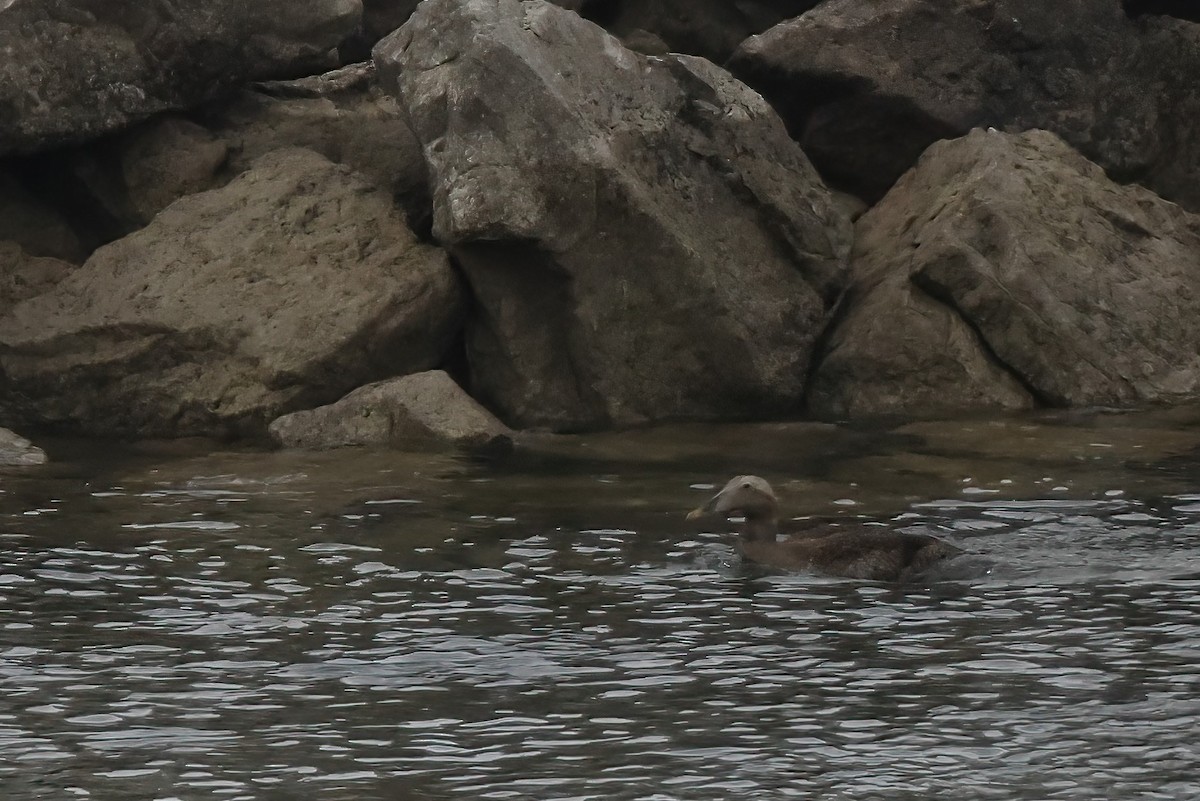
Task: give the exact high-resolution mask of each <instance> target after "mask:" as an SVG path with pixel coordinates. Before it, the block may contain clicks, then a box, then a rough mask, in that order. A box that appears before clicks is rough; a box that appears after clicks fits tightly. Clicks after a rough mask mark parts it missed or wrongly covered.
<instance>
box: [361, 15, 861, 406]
mask: <svg viewBox="0 0 1200 801" xmlns="http://www.w3.org/2000/svg"><path fill="white" fill-rule="evenodd" d="M434 31H436V35H434V34H433V33H432V32H434ZM375 58H376V62H377V64H378V65H379V68H380V74H381V81H382V83H383V85H384V86H385V88H390V89H392V90H394V91H395V92H396V93H397V97H398V98H399V100H400V102H401V104H402V105H403V106H404V107H405V108H406V109H407V112H408V114H409V117H410V118H411V120H412V123H413V130H414V132H415V133H416V135H417V138H418V139H419V140H420V141H421V142H422V144H423V145H424V150H425V156H426V160H427V162H428V163H429V166H430V171H431V185H432V189H433V208H434V212H433V213H434V218H433V232H434V235H435V236H436V237H437V238H438V240H440V241H441V242H443V243H445V244H447V245H449V246H450V247H451V248H452V250H453V252H454V254H455V256H456V258H457V260H458V262H459V264H460V265H461V266H462V268H463V271H464V272H465V275H466V277H467V279H468V281H469V282H470V284H471V289H472V295H473V297H474V299H475V314H474V315H473V319H472V320H471V321H470V323H469V325H468V331H467V356H468V361H469V366H470V371H471V379H472V380H471V386H472V389H473V391H475V392H476V393H477V394H478V395H479V396H480V397H481V398H483V399H484V400H485V402H487V403H488V405H489V406H491V407H492V408H495V409H497V410H498V411H499V413H500V415H501V417H503V418H505V419H506V421H507V422H508V423H510V424H513V425H518V426H521V427H529V426H542V427H550V428H554V429H559V430H566V429H582V428H598V427H604V426H609V425H628V424H636V423H640V422H645V421H648V420H658V419H664V418H709V419H711V418H721V417H728V418H734V417H741V418H744V417H757V416H769V415H780V414H787V413H792V412H794V411H795V410H796V409H797V407H798V406H799V404H800V402H801V399H802V394H803V386H804V381H805V373H806V371H807V369H808V364H809V359H810V356H811V353H812V350H813V345H814V342H815V340H816V339H817V337H818V335H819V334H820V332H821V331H822V329H823V328H824V326H825V325H826V323H827V321H828V319H829V315H830V312H831V309H832V307H833V305H834V304H835V302H836V298H837V297H838V295H839V294H840V292H841V290H842V287H843V284H844V281H845V269H844V260H845V254H846V252H847V250H848V245H849V241H850V228H849V223H848V221H847V220H846V218H845V216H844V214H843V213H842V212H841V211H840V210H838V209H837V208H836V207H835V205H834V203H833V202H832V201H831V199H830V196H829V193H828V191H827V190H826V188H825V187H824V185H823V184H822V183H821V181H820V179H819V178H818V177H817V175H816V173H815V172H814V170H813V169H812V167H811V165H810V164H809V163H808V160H807V159H806V158H805V157H804V154H803V153H802V152H801V151H800V149H799V148H798V147H797V146H796V144H795V143H794V142H793V141H792V140H791V139H790V138H789V137H788V135H787V132H786V130H785V129H784V127H783V125H782V123H781V122H780V121H779V118H778V117H777V116H776V115H775V113H774V112H773V111H772V110H771V108H770V107H769V106H768V105H767V104H766V103H765V102H764V101H763V100H762V98H761V97H759V96H758V95H757V94H755V93H754V92H753V91H751V90H750V89H748V88H747V87H746V86H744V85H742V84H740V83H738V82H737V81H735V80H733V79H732V78H731V77H730V76H729V74H728V73H726V72H724V71H723V70H721V69H719V68H717V67H715V66H713V65H712V64H710V63H709V62H707V61H705V60H703V59H699V58H693V57H686V56H678V57H675V56H672V57H666V58H649V57H644V56H639V55H637V54H634V53H632V52H630V51H629V50H626V49H625V48H623V47H622V46H621V45H620V43H619V42H618V41H617V40H616V39H614V38H612V37H611V36H609V35H608V34H606V33H605V32H604V31H603V30H601V29H600V28H598V27H597V26H595V25H593V24H591V23H589V22H587V21H585V20H583V19H581V18H580V17H578V16H577V15H575V14H574V13H571V12H568V11H565V10H563V9H561V8H558V7H556V6H554V5H551V4H549V3H546V2H541V0H527V1H526V2H518V0H499V2H484V0H467V2H457V1H456V0H426V1H425V2H423V3H422V4H421V5H420V6H419V7H418V9H417V11H416V13H415V14H414V15H413V17H412V18H411V19H410V20H409V22H408V23H407V24H406V25H405V26H404V27H403V28H401V29H400V30H399V31H397V32H396V33H395V34H393V35H392V36H390V37H388V38H387V39H385V40H384V41H382V42H381V43H380V44H379V45H378V46H377V48H376V51H375Z"/></svg>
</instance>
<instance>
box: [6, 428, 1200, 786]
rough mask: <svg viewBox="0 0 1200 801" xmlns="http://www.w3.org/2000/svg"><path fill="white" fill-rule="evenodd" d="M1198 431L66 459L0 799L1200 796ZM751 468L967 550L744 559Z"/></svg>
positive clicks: (18, 585) (709, 437)
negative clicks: (844, 574) (819, 562)
mask: <svg viewBox="0 0 1200 801" xmlns="http://www.w3.org/2000/svg"><path fill="white" fill-rule="evenodd" d="M1198 419H1200V416H1198V415H1197V414H1195V413H1194V412H1191V411H1188V410H1182V411H1174V412H1168V413H1157V414H1141V415H1101V414H1096V415H1077V416H1072V417H1065V418H1048V417H1041V418H1010V419H1005V420H994V421H966V422H960V423H943V424H917V425H908V426H901V427H898V428H895V429H892V430H890V431H849V430H839V429H833V428H829V427H786V426H741V427H738V426H729V427H718V428H706V427H696V426H693V427H682V428H673V429H661V430H654V431H643V432H631V433H627V434H623V435H609V436H597V437H590V438H584V439H579V440H563V441H557V440H556V441H549V442H545V443H541V444H539V445H537V447H536V448H535V449H534V451H533V452H527V453H523V454H522V455H520V456H518V457H516V458H514V459H511V460H508V461H506V462H503V463H485V462H472V461H470V460H461V459H454V458H451V457H448V456H433V455H425V456H422V455H400V454H389V453H382V454H370V453H362V452H349V453H335V454H318V455H312V454H262V453H249V452H229V451H220V450H211V448H210V447H206V446H204V445H203V444H200V443H191V444H188V443H185V444H182V445H172V446H166V447H162V448H140V449H135V448H118V447H98V446H81V445H80V444H78V443H51V448H50V449H51V453H52V455H55V454H56V453H57V455H58V456H59V458H58V459H57V460H56V462H55V463H54V464H51V465H48V466H46V467H45V468H39V469H35V470H32V471H30V470H24V471H21V472H9V473H6V474H0V489H2V490H3V494H0V512H2V513H3V516H2V518H0V789H2V793H0V796H2V797H3V798H4V799H5V801H26V800H28V799H69V798H101V799H109V798H124V799H171V798H176V799H294V798H298V797H305V796H308V797H312V798H320V799H333V800H335V801H338V800H341V799H345V801H351V799H353V801H368V800H369V799H389V800H390V799H398V798H403V799H460V798H461V799H539V800H540V799H585V798H595V799H654V800H656V801H666V800H667V799H735V798H755V799H758V798H785V799H786V798H797V799H856V800H857V799H885V798H886V799H889V800H890V799H914V801H915V799H956V800H958V799H1031V800H1033V799H1039V800H1040V799H1088V800H1089V801H1091V799H1097V798H1121V799H1126V798H1138V799H1171V801H1175V800H1176V799H1187V798H1200V779H1197V778H1195V777H1196V776H1197V775H1200V617H1198V615H1197V613H1198V612H1200V480H1197V476H1198V475H1200V474H1197V472H1196V468H1197V467H1198V466H1200V455H1198V454H1200V450H1198V448H1200V426H1197V425H1195V423H1196V422H1197V420H1198ZM746 471H755V472H760V473H762V474H763V475H766V476H767V477H768V478H770V479H771V480H772V481H773V482H774V483H775V484H776V486H777V488H778V489H779V491H780V494H781V495H782V497H783V500H784V504H785V505H786V507H787V508H788V509H789V510H791V511H792V512H795V513H796V514H798V515H812V516H816V517H843V518H854V517H863V518H866V519H869V520H872V521H884V522H888V523H889V524H890V525H893V526H895V527H906V528H912V529H914V530H926V531H934V532H937V533H939V534H942V535H945V536H949V537H951V538H953V539H955V540H956V541H957V542H959V543H960V544H962V545H963V546H965V547H966V548H967V549H968V550H969V551H971V552H972V556H971V557H970V559H969V561H968V563H967V567H966V568H965V569H964V570H962V571H961V575H950V576H943V577H942V578H941V579H940V580H937V581H931V582H925V583H922V584H918V585H914V586H911V587H893V586H887V585H880V584H871V583H866V582H860V581H851V580H843V579H836V578H828V577H818V576H809V575H773V574H769V573H764V572H762V571H758V570H755V569H753V568H750V567H748V566H744V565H740V564H738V562H737V559H736V557H735V556H734V554H733V551H732V550H731V549H730V548H729V546H728V543H727V538H726V537H725V536H724V535H723V534H722V533H721V532H720V531H716V530H704V529H697V528H695V527H693V526H692V525H691V524H688V523H686V522H685V521H684V520H683V516H684V513H685V512H686V511H687V509H688V508H690V507H691V506H694V505H696V504H698V503H699V502H700V501H701V500H702V499H704V498H705V497H706V493H708V492H709V491H710V490H711V487H712V485H713V484H719V483H721V482H723V481H724V480H725V479H726V478H727V477H728V476H729V475H731V474H733V473H738V472H746Z"/></svg>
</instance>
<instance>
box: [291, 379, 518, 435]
mask: <svg viewBox="0 0 1200 801" xmlns="http://www.w3.org/2000/svg"><path fill="white" fill-rule="evenodd" d="M270 431H271V436H272V438H274V440H275V441H276V442H278V443H279V444H280V445H283V446H285V447H291V448H341V447H345V446H348V445H387V446H391V447H394V448H414V447H415V448H420V447H429V446H430V445H439V444H441V445H453V446H458V447H463V448H469V449H472V450H476V449H486V450H495V449H501V450H507V449H508V448H511V447H512V433H513V432H512V431H511V430H510V429H509V428H508V427H507V426H505V425H504V424H503V423H501V422H500V421H499V420H497V419H496V418H495V417H494V416H493V415H492V414H491V413H490V412H488V411H487V410H486V409H484V408H483V407H482V406H480V405H479V404H478V403H476V402H475V401H474V400H473V399H472V398H471V396H469V395H468V394H467V393H466V392H464V391H463V390H462V388H461V387H459V385H458V384H456V383H455V382H454V379H452V378H451V377H450V376H448V375H447V374H446V373H444V372H442V371H441V370H430V371H428V372H424V373H416V374H414V375H407V376H404V377H402V378H392V379H388V380H386V381H379V382H376V383H374V384H368V385H367V386H365V387H359V388H358V389H356V390H354V391H353V392H351V393H350V394H349V395H347V396H346V397H344V398H342V399H341V400H339V401H337V402H336V403H331V404H329V405H328V406H322V407H320V408H317V409H309V410H307V411H299V412H292V413H291V414H288V415H284V416H283V417H280V418H279V419H277V420H275V421H274V422H273V423H271V428H270Z"/></svg>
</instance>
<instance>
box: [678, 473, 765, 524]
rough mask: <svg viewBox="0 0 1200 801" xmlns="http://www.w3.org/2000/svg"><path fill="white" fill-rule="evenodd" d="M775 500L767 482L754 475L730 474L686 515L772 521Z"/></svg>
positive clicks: (693, 518) (692, 518) (694, 517)
mask: <svg viewBox="0 0 1200 801" xmlns="http://www.w3.org/2000/svg"><path fill="white" fill-rule="evenodd" d="M777 508H778V501H777V499H776V498H775V491H774V490H773V489H771V485H770V484H768V483H767V482H766V481H765V480H764V479H761V478H759V477H758V476H734V477H733V478H732V479H730V481H729V483H728V484H726V485H725V486H724V487H723V488H722V489H721V491H720V492H718V493H717V494H716V495H714V496H713V497H712V499H711V500H709V502H708V503H706V504H704V505H703V506H701V507H700V508H699V509H694V510H692V511H691V513H689V514H688V520H695V519H697V518H700V517H708V516H710V515H720V516H721V517H744V518H746V520H747V521H763V522H772V523H773V522H774V521H775V518H776V515H777Z"/></svg>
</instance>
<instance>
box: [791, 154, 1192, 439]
mask: <svg viewBox="0 0 1200 801" xmlns="http://www.w3.org/2000/svg"><path fill="white" fill-rule="evenodd" d="M1198 267H1200V216H1198V215H1194V214H1190V213H1188V212H1186V211H1185V210H1183V209H1181V208H1180V207H1179V206H1176V205H1175V204H1173V203H1169V202H1167V201H1165V200H1162V199H1161V198H1159V197H1158V196H1156V195H1154V194H1153V193H1151V192H1149V191H1147V190H1145V189H1142V188H1141V187H1137V186H1128V187H1122V186H1118V185H1116V184H1114V183H1113V182H1111V181H1110V180H1109V179H1108V178H1107V177H1106V176H1105V175H1104V172H1103V171H1102V170H1101V169H1100V168H1099V167H1097V166H1096V165H1094V164H1092V163H1090V162H1088V161H1087V160H1086V159H1084V158H1083V157H1082V156H1080V155H1079V154H1078V153H1076V152H1075V151H1074V150H1072V149H1071V148H1070V147H1069V146H1067V145H1066V144H1065V143H1064V142H1063V141H1062V140H1061V139H1059V138H1058V137H1056V136H1054V135H1053V134H1050V133H1047V132H1044V131H1031V132H1028V133H1025V134H1021V135H1019V136H1013V135H1008V134H1002V133H997V132H987V131H975V132H973V133H971V134H970V135H969V136H966V137H963V138H961V139H957V140H954V141H950V142H942V143H939V144H937V145H935V146H934V147H932V148H930V150H929V152H928V153H926V154H925V155H924V156H923V157H922V158H921V160H920V162H919V163H918V165H917V167H916V168H915V169H914V170H913V171H912V172H910V173H908V174H907V175H905V176H904V178H902V179H901V181H900V182H899V183H897V185H896V186H895V187H894V188H893V189H892V191H891V192H889V193H888V195H887V197H886V198H884V200H883V201H882V202H881V203H880V204H879V205H877V206H876V207H875V208H873V209H872V210H871V211H869V212H868V213H867V214H866V215H865V216H864V217H863V218H862V219H861V220H860V221H859V223H858V238H857V241H856V244H855V256H854V259H853V270H854V274H855V281H856V286H855V288H854V290H853V292H852V295H851V300H850V302H849V306H848V311H847V313H846V316H845V319H843V320H842V321H841V323H840V324H839V326H838V327H837V329H836V331H835V333H834V334H833V336H832V338H831V342H830V348H829V352H828V354H827V355H826V356H825V358H824V360H823V361H822V362H821V364H820V367H819V369H818V370H817V372H816V376H815V379H814V384H813V387H812V390H811V397H810V400H811V404H812V407H813V410H814V411H816V412H818V413H820V414H824V415H834V416H854V415H861V414H870V413H878V412H901V413H916V414H928V413H936V412H938V411H942V410H946V409H957V408H964V407H980V406H984V407H1001V408H1013V407H1022V406H1028V405H1030V403H1031V402H1033V401H1037V402H1039V403H1042V404H1045V405H1051V406H1094V405H1103V406H1122V405H1129V404H1137V403H1145V402H1168V401H1178V400H1184V399H1194V398H1195V397H1196V396H1197V395H1198V394H1200V354H1198V353H1197V349H1196V343H1197V342H1200V269H1198Z"/></svg>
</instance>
